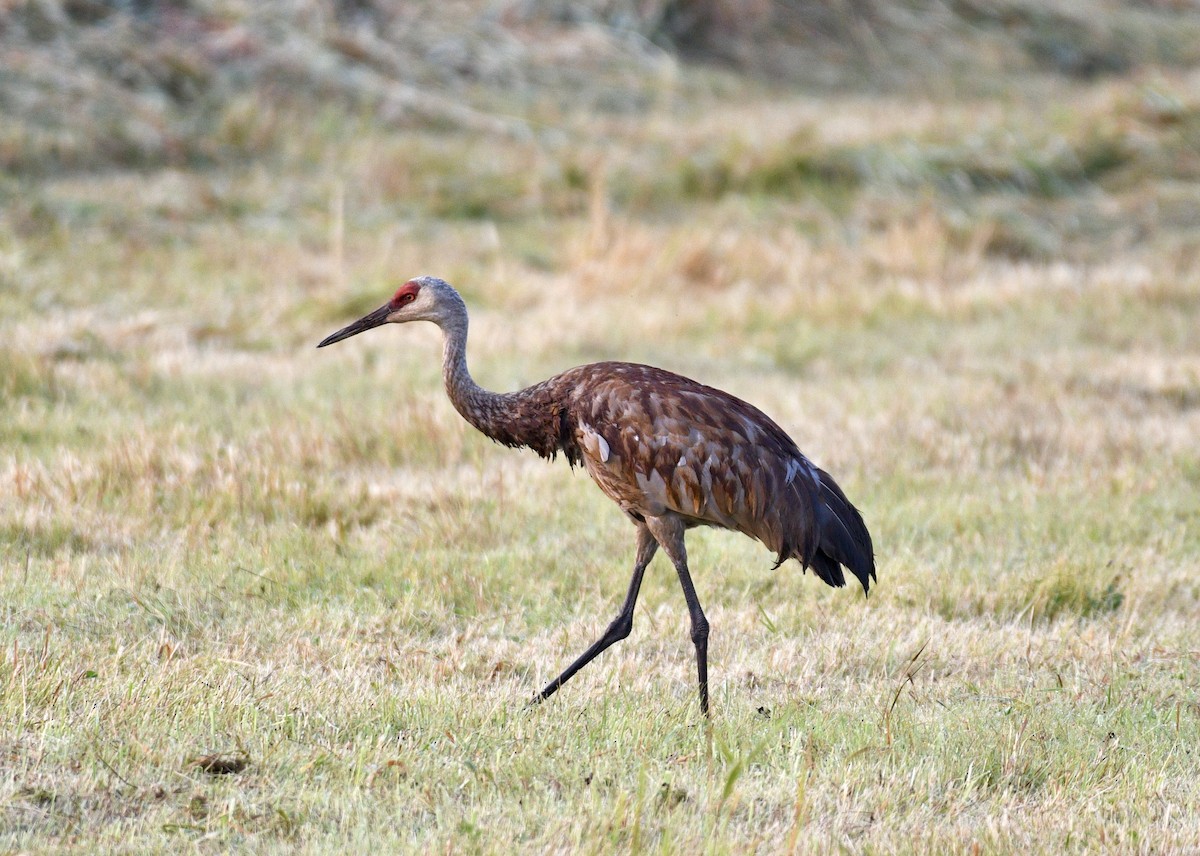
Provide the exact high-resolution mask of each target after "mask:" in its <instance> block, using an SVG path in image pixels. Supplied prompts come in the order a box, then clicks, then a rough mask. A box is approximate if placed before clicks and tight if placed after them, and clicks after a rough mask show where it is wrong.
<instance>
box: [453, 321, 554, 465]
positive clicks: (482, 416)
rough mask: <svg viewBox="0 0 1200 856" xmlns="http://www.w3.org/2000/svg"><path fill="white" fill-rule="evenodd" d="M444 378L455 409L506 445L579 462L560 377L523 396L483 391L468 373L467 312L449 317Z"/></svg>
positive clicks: (528, 391) (522, 393) (533, 388)
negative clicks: (565, 418) (562, 455)
mask: <svg viewBox="0 0 1200 856" xmlns="http://www.w3.org/2000/svg"><path fill="white" fill-rule="evenodd" d="M440 324H441V328H442V379H443V380H445V382H446V393H447V394H448V395H449V396H450V401H451V402H452V403H453V404H454V409H455V410H457V411H458V412H459V413H461V414H462V416H463V418H464V419H466V420H467V421H468V422H470V423H471V424H472V425H474V426H475V427H476V428H477V429H479V430H480V431H482V432H483V433H484V434H486V435H487V436H489V437H491V438H492V439H493V440H495V441H496V442H497V443H501V444H503V445H505V446H524V447H528V448H530V449H533V450H534V451H535V452H537V453H538V454H539V455H541V456H542V457H543V458H553V457H554V456H555V455H556V454H557V453H558V452H559V451H566V452H567V457H568V459H569V460H572V461H576V460H577V457H578V453H577V452H572V451H571V450H570V449H573V443H572V442H571V441H570V440H569V432H567V429H566V427H565V426H566V423H565V422H564V421H563V408H562V405H561V401H560V393H561V390H560V389H559V388H558V386H557V385H556V384H555V379H554V378H551V379H550V380H548V381H545V382H543V383H540V384H537V385H535V386H531V387H529V388H528V389H523V390H520V391H519V392H508V393H503V394H498V393H495V392H488V391H487V390H486V389H482V388H481V387H480V386H479V384H477V383H475V381H474V380H472V378H471V373H470V372H469V371H467V313H466V310H465V309H464V310H463V311H462V312H461V313H456V314H455V315H454V316H452V317H450V318H448V319H443V320H442V321H441V322H440Z"/></svg>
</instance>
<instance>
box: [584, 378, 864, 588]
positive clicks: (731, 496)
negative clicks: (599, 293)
mask: <svg viewBox="0 0 1200 856" xmlns="http://www.w3.org/2000/svg"><path fill="white" fill-rule="evenodd" d="M575 372H579V373H580V374H579V376H577V377H576V378H574V379H573V380H574V382H573V384H572V385H571V390H572V392H571V393H570V404H569V409H570V411H571V413H572V416H573V423H574V430H575V438H576V441H577V443H578V446H579V448H580V450H581V453H582V457H583V461H584V464H585V466H586V467H587V470H588V472H589V473H590V474H591V476H592V477H593V478H594V479H595V480H596V483H597V484H598V485H599V486H600V488H601V489H602V490H604V491H605V493H607V494H608V495H609V496H611V497H612V498H613V499H614V500H616V502H617V503H618V504H620V505H621V507H622V508H624V509H625V510H626V511H627V512H628V513H630V514H632V515H634V516H639V515H640V516H647V515H648V516H657V515H660V514H664V513H668V512H670V513H674V514H677V515H679V516H681V517H683V518H685V520H687V521H688V522H689V523H692V524H708V525H713V526H722V527H725V528H727V529H735V530H737V531H740V532H743V533H745V534H746V535H749V536H750V537H752V538H755V539H757V540H759V541H761V542H762V543H763V544H765V545H766V546H767V547H768V548H769V549H770V550H772V551H773V552H775V553H776V554H777V558H778V562H777V565H776V566H778V564H781V563H782V562H784V561H786V560H787V559H789V558H795V559H797V560H799V561H800V563H801V564H802V565H803V566H804V567H806V568H808V567H812V568H813V570H814V571H815V572H816V573H817V575H818V576H820V577H821V579H823V580H824V581H825V582H827V583H829V584H830V585H835V586H840V585H845V577H844V576H843V574H842V569H841V565H845V566H846V567H848V568H849V569H850V570H851V571H852V572H853V573H854V574H855V575H856V576H857V577H858V578H859V579H860V580H861V581H862V584H863V587H864V588H867V587H868V586H869V584H870V583H869V580H870V579H871V578H873V577H874V570H875V569H874V557H873V552H872V547H871V541H870V535H869V534H868V533H867V530H866V526H865V525H864V524H863V522H862V517H861V516H860V515H859V514H858V511H857V510H856V509H855V508H854V506H853V505H851V504H850V503H849V501H848V500H847V499H846V497H845V495H844V494H843V493H842V491H841V489H840V488H839V487H838V486H837V484H836V483H835V482H834V481H833V479H832V478H831V477H830V476H829V475H828V473H825V472H824V471H822V470H820V469H819V468H817V467H815V466H814V465H813V464H812V463H811V462H810V461H809V460H808V459H807V458H806V457H805V456H804V455H803V454H802V453H801V452H800V450H799V448H797V446H796V444H795V443H794V442H793V441H792V439H791V438H790V437H789V436H788V435H787V434H786V433H785V432H784V431H783V429H781V428H780V427H779V426H778V425H776V424H775V423H774V422H773V421H772V420H771V419H770V418H769V417H768V416H766V415H765V414H764V413H762V412H761V411H760V410H758V409H757V408H756V407H754V406H753V405H750V404H748V403H746V402H745V401H742V400H741V399H739V398H736V397H735V396H732V395H730V394H728V393H726V392H723V391H721V390H718V389H714V388H713V387H708V386H704V385H703V384H699V383H696V382H695V381H691V380H689V379H687V378H684V377H681V376H679V375H676V374H672V373H671V372H667V371H664V370H662V369H656V368H653V367H650V366H640V365H634V364H629V363H598V364H595V365H591V366H585V367H582V368H581V369H575V370H572V373H575Z"/></svg>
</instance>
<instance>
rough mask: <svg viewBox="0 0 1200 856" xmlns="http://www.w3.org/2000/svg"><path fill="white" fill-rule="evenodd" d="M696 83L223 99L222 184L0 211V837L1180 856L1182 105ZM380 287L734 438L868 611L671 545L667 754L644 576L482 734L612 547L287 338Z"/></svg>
mask: <svg viewBox="0 0 1200 856" xmlns="http://www.w3.org/2000/svg"><path fill="white" fill-rule="evenodd" d="M691 73H693V72H687V71H686V69H685V74H691ZM695 73H696V74H699V72H695ZM721 81H722V82H721V84H720V86H721V87H725V88H724V89H721V88H720V87H716V88H714V90H713V91H712V92H708V93H707V94H706V93H704V92H703V91H701V89H700V88H697V89H695V90H693V89H690V88H688V87H686V86H685V87H683V88H681V90H680V91H679V93H677V97H675V98H664V99H661V101H655V102H654V103H653V104H648V105H644V106H643V107H641V108H639V109H638V110H637V111H634V112H632V113H630V114H629V115H625V116H622V117H621V118H620V119H619V120H618V119H615V118H613V116H611V115H588V114H580V113H579V112H577V111H573V110H570V109H563V110H560V109H558V108H557V107H555V106H554V102H553V100H552V99H550V98H549V96H547V99H546V100H545V102H544V103H543V102H538V104H537V106H536V107H535V108H530V109H531V111H532V115H533V116H535V117H536V119H537V121H538V122H539V123H541V126H539V128H540V130H539V133H540V132H541V131H545V132H546V136H545V137H543V136H539V135H538V134H535V135H533V136H532V137H530V138H518V137H514V138H502V139H501V138H497V139H492V138H484V137H480V136H479V135H478V134H471V133H468V132H465V131H456V130H453V129H446V128H440V129H439V128H433V127H427V126H421V125H419V124H418V125H407V126H404V127H400V128H387V127H384V126H382V125H376V124H374V123H373V122H372V121H370V119H369V118H364V117H363V116H359V115H349V114H347V115H345V116H343V117H342V121H340V122H339V121H334V120H333V119H331V118H330V117H329V116H327V115H324V114H322V115H321V116H319V117H317V119H315V120H312V121H307V120H308V118H309V117H305V116H297V115H295V114H293V113H289V112H288V110H287V109H285V108H279V109H277V110H274V111H273V112H271V113H270V115H261V116H260V115H258V113H257V112H256V110H254V109H251V108H250V107H249V106H247V105H246V104H242V105H241V106H240V107H238V108H237V109H238V110H239V111H241V112H236V111H235V113H233V114H228V115H226V119H225V121H226V124H227V127H225V128H224V130H222V131H221V133H223V134H226V135H227V136H228V137H229V139H230V141H231V142H230V145H231V146H233V147H235V148H236V149H237V150H238V152H240V153H241V154H239V156H238V157H237V158H232V157H231V158H228V159H225V160H222V159H220V158H218V159H217V160H216V161H215V162H212V163H208V164H207V165H206V166H202V167H197V168H194V169H161V170H160V169H149V170H146V171H142V172H123V171H108V172H99V173H78V174H66V175H57V174H54V173H53V172H50V173H47V174H46V175H44V176H43V177H41V178H35V177H32V176H29V175H27V176H25V177H20V178H13V177H10V178H7V179H5V180H4V182H3V183H0V201H2V203H3V204H2V205H0V411H2V416H0V849H12V850H16V851H30V852H42V851H56V850H59V851H66V850H71V851H75V850H79V851H90V852H114V851H128V852H149V851H160V852H161V851H163V850H170V851H174V850H179V849H189V848H190V849H195V850H200V851H212V850H229V849H248V850H253V851H267V852H276V851H279V852H282V851H288V852H291V851H302V852H329V851H339V850H345V851H359V850H364V849H366V848H368V847H373V848H376V849H378V850H381V851H392V850H403V851H411V850H431V851H433V850H436V851H469V852H504V853H507V852H512V851H513V850H514V848H516V849H520V850H529V851H534V852H546V851H550V852H568V851H569V852H576V851H582V852H610V851H613V850H620V851H625V850H629V851H638V852H643V851H658V852H687V851H701V852H714V853H725V852H733V851H743V850H747V849H752V850H756V851H763V852H781V851H795V852H804V853H808V852H812V853H824V852H855V853H858V852H863V853H909V852H982V853H1003V852H1044V853H1062V852H1069V853H1073V852H1113V853H1127V852H1156V853H1157V852H1161V853H1174V852H1188V851H1189V849H1190V848H1193V847H1194V845H1195V842H1196V841H1197V840H1200V823H1198V821H1197V818H1200V786H1198V785H1197V782H1196V777H1195V775H1194V769H1195V766H1196V763H1197V758H1196V752H1197V751H1198V750H1197V749H1196V747H1197V745H1200V697H1198V696H1197V691H1196V687H1197V686H1200V659H1198V658H1197V654H1196V651H1197V650H1198V649H1200V632H1198V631H1197V629H1196V626H1197V625H1196V620H1195V619H1196V615H1197V612H1198V611H1200V582H1197V571H1198V570H1200V527H1198V526H1197V523H1196V521H1197V520H1200V499H1198V497H1200V457H1198V455H1197V446H1196V440H1195V438H1196V437H1197V436H1200V407H1198V406H1197V405H1198V402H1200V332H1198V331H1200V278H1198V275H1197V270H1196V266H1195V251H1194V246H1195V243H1194V241H1195V237H1196V233H1195V221H1194V218H1192V219H1189V218H1188V217H1185V216H1173V215H1172V216H1168V214H1169V213H1170V212H1171V211H1175V212H1177V213H1178V212H1183V213H1186V212H1187V211H1189V210H1194V208H1189V207H1188V206H1195V205H1196V204H1197V198H1196V196H1195V193H1194V188H1193V189H1191V190H1189V187H1190V185H1188V184H1187V182H1186V178H1187V176H1188V175H1190V173H1189V172H1188V171H1189V170H1190V169H1192V161H1191V160H1189V158H1190V157H1191V156H1190V154H1189V149H1188V146H1187V141H1188V140H1190V137H1189V136H1188V135H1189V134H1192V133H1193V131H1194V127H1193V126H1194V125H1195V122H1194V118H1195V116H1194V113H1195V106H1194V104H1192V103H1190V102H1188V101H1187V100H1186V99H1184V100H1183V101H1181V102H1179V103H1178V104H1176V103H1175V102H1174V101H1172V102H1171V104H1172V105H1174V106H1171V112H1170V113H1169V115H1167V114H1164V113H1162V110H1163V109H1165V108H1155V109H1156V110H1158V112H1152V111H1150V107H1148V106H1147V103H1148V102H1147V98H1148V96H1147V94H1146V90H1147V87H1148V86H1149V84H1144V83H1141V82H1139V81H1137V80H1125V79H1115V80H1110V79H1106V80H1098V81H1093V82H1087V83H1080V82H1073V83H1062V84H1060V87H1059V88H1058V89H1056V90H1055V95H1056V97H1057V99H1058V103H1059V104H1060V105H1061V106H1058V107H1056V109H1055V110H1053V111H1047V110H1045V109H1044V106H1043V103H1042V98H1043V97H1044V94H1045V88H1044V82H1041V83H1038V84H1037V85H1034V83H1030V82H1028V81H1022V79H1020V78H1012V79H1011V80H1009V79H1005V80H1004V81H1001V82H1000V83H996V84H995V85H996V86H999V85H1001V83H1002V84H1003V86H1005V87H1007V88H1006V89H1005V95H1004V97H1003V98H997V99H992V100H989V99H986V98H975V99H972V98H966V97H964V98H961V99H950V100H947V101H945V102H944V103H938V104H936V105H934V107H936V109H934V107H931V106H930V102H929V101H928V100H927V98H926V97H925V96H922V97H921V98H909V97H907V96H904V95H902V94H896V95H894V96H892V97H890V98H888V99H882V98H868V97H864V96H856V97H850V98H842V97H840V96H839V95H837V94H836V93H835V94H831V95H828V96H814V95H806V96H799V95H790V94H787V93H780V92H769V93H764V92H763V89H762V87H761V86H760V85H758V84H752V83H748V82H744V81H743V82H738V81H736V79H734V78H721ZM1185 82H1186V81H1185V80H1183V78H1182V77H1178V78H1176V77H1171V76H1170V75H1169V74H1168V73H1166V72H1164V78H1163V80H1162V81H1159V82H1156V83H1154V84H1153V86H1154V87H1156V89H1155V91H1158V90H1163V91H1168V92H1183V91H1186V87H1185V86H1184V83H1185ZM1023 83H1028V91H1027V90H1026V89H1025V88H1023V86H1022V84H1023ZM593 94H594V93H593ZM689 99H691V100H689ZM1160 100H1161V99H1160ZM254 103H257V102H254ZM1154 103H1158V102H1157V101H1155V102H1154ZM693 108H694V109H695V111H696V112H691V111H692V110H693ZM231 109H232V108H231ZM1048 112H1049V113H1050V114H1051V115H1050V116H1049V118H1047V113H1048ZM701 113H702V114H703V115H699V114H701ZM337 115H341V114H337ZM829 117H834V118H836V120H837V121H833V118H829ZM551 131H553V134H551V133H550V132H551ZM555 134H557V135H560V137H561V139H560V138H559V137H556V136H554V135H555ZM563 140H566V141H567V143H569V144H564V143H563V142H562V141H563ZM20 143H21V145H22V146H25V145H28V146H34V147H35V148H36V144H37V141H36V140H34V139H32V138H30V139H25V138H22V140H21V141H20ZM1131 143H1136V145H1131ZM22 151H23V150H22ZM247 152H251V153H253V152H261V154H260V155H251V154H247ZM44 154H45V153H44V152H43V153H40V154H39V152H33V153H32V154H29V155H28V156H29V157H30V158H33V160H35V161H36V162H37V163H39V164H40V163H43V162H48V161H44V159H43V157H42V155H44ZM22 156H23V157H24V156H25V155H22ZM46 157H49V155H46ZM956 176H957V177H956ZM964 177H965V178H964ZM1156 194H1157V195H1158V196H1161V198H1162V199H1164V200H1166V199H1170V200H1174V201H1173V202H1172V203H1171V205H1173V206H1175V207H1174V208H1172V207H1170V206H1169V205H1167V203H1166V202H1164V203H1163V206H1162V207H1161V208H1156V207H1154V206H1153V205H1150V204H1149V203H1148V202H1147V200H1148V199H1151V198H1152V197H1155V195H1156ZM339 199H340V200H341V206H340V207H339V203H338V200H339ZM1081 212H1082V213H1081ZM1089 212H1090V213H1089ZM1076 214H1077V215H1079V216H1078V217H1076V218H1075V219H1072V216H1074V215H1076ZM1068 215H1070V216H1068ZM1085 215H1087V216H1085ZM1092 215H1094V218H1093V219H1091V220H1088V219H1087V217H1088V216H1092ZM1022 218H1024V219H1022ZM1039 224H1042V225H1039ZM419 273H438V274H442V275H444V276H447V277H448V278H449V279H451V280H452V281H453V282H455V284H457V285H458V286H460V287H461V288H462V290H463V292H464V294H465V295H466V297H467V299H468V302H469V304H470V306H471V309H472V338H471V346H470V351H469V356H470V359H471V363H472V367H473V371H474V374H475V376H476V377H477V378H478V379H479V380H480V382H481V383H483V384H484V385H487V386H489V387H491V388H497V389H511V388H516V387H518V386H520V385H523V384H527V383H531V382H534V381H537V380H540V379H542V378H544V377H545V376H547V375H549V374H550V373H552V372H554V371H556V370H560V369H563V368H566V367H568V366H570V365H574V364H576V363H579V362H583V361H586V360H591V359H603V358H628V359H635V360H644V361H648V362H653V363H657V364H660V365H664V366H665V367H668V368H672V369H675V370H678V371H682V372H684V373H686V374H689V375H692V376H694V377H697V378H698V379H701V380H703V381H705V382H708V383H712V384H715V385H718V386H721V387H723V388H725V389H728V390H730V391H732V392H735V393H736V394H738V395H740V396H742V397H744V398H746V399H748V400H750V401H752V402H754V403H756V404H758V405H759V406H761V407H762V408H763V409H764V410H766V411H767V412H768V413H770V414H771V415H772V416H774V417H775V418H776V419H777V421H779V422H780V423H781V424H782V425H783V426H784V427H785V428H786V429H787V430H788V431H789V432H790V433H791V434H792V435H793V436H794V437H795V438H796V439H797V441H798V442H799V444H800V446H801V447H802V448H803V449H805V451H806V452H808V453H809V454H810V455H811V456H812V457H813V458H814V459H815V460H816V461H817V462H819V463H820V464H822V465H823V466H825V467H826V468H827V469H829V470H830V471H831V472H833V473H834V474H835V475H836V476H837V478H838V479H839V481H840V482H841V483H842V484H843V486H844V487H845V488H846V490H847V492H848V493H849V495H850V496H851V498H852V499H853V500H854V501H855V502H856V503H857V504H858V505H859V506H860V507H861V508H862V510H863V512H864V514H865V516H866V518H867V521H868V523H869V524H870V526H871V529H872V532H873V534H874V536H875V541H876V547H877V553H878V561H879V583H878V586H877V587H876V588H875V589H874V590H873V592H872V594H871V597H870V598H869V599H867V600H864V599H863V598H862V596H861V594H860V593H858V592H856V591H853V590H849V589H847V590H842V591H834V590H829V589H826V588H824V587H823V586H821V585H820V583H819V581H817V580H816V579H815V578H813V577H812V576H811V575H809V576H803V575H802V574H801V573H800V569H799V568H798V567H796V566H795V565H794V564H793V565H789V566H786V567H784V568H782V569H780V570H779V571H776V572H772V571H771V570H770V565H771V563H772V560H771V557H770V556H769V555H768V553H767V551H765V550H764V549H763V548H761V547H760V546H759V545H756V544H753V543H751V542H749V541H747V540H746V539H744V538H741V537H740V536H735V535H732V534H729V533H719V532H712V531H697V532H694V533H692V534H691V535H690V536H689V553H690V558H691V562H692V568H693V571H694V575H695V578H696V581H697V585H698V588H699V593H700V596H701V598H702V600H703V603H704V604H705V607H706V610H707V612H708V614H709V618H710V621H711V623H712V628H713V630H712V632H713V635H712V640H711V648H710V669H711V677H712V681H713V708H714V717H713V720H712V722H711V724H709V723H706V722H705V721H704V719H703V718H702V717H701V716H700V714H699V711H698V705H697V701H696V698H695V695H696V692H695V687H694V685H693V681H694V675H693V669H694V662H693V655H692V648H691V643H690V641H689V639H688V635H687V629H686V625H687V620H686V611H685V609H684V606H683V599H682V596H681V595H680V592H679V590H678V584H677V582H676V581H675V579H674V574H673V573H672V571H671V569H670V568H669V567H668V566H667V564H666V563H665V562H664V560H662V559H658V560H657V561H656V562H655V564H654V565H652V566H651V569H650V571H649V573H648V575H647V579H646V583H645V586H644V590H643V595H642V600H641V602H640V604H639V607H638V610H637V613H636V617H635V627H634V632H633V635H632V637H631V638H630V639H628V640H626V641H624V642H622V643H621V644H620V645H618V646H617V647H615V648H614V649H612V650H611V651H609V652H607V653H605V654H604V655H603V656H602V657H601V658H600V659H599V660H598V661H597V662H596V663H594V664H593V665H592V666H590V667H589V668H588V669H587V670H585V671H584V672H583V673H582V674H581V675H579V676H578V677H577V678H575V679H574V680H573V681H572V682H571V683H570V684H569V685H568V686H567V687H566V688H564V689H563V690H562V691H561V692H560V693H559V694H558V695H556V696H555V697H554V698H553V699H552V700H551V701H550V702H549V703H547V704H545V705H542V706H540V707H538V708H536V709H533V710H530V711H526V710H523V709H522V705H523V703H524V702H525V701H526V700H527V699H528V698H529V697H530V696H532V695H533V694H534V693H535V692H536V691H537V690H538V689H540V688H541V686H542V685H543V684H544V683H545V682H546V681H547V680H549V679H550V678H552V677H553V676H554V675H555V674H557V672H558V670H559V669H561V668H562V667H563V666H564V665H565V664H566V663H568V662H569V661H570V660H571V659H572V658H573V657H574V656H576V655H577V654H578V653H579V652H580V651H582V650H583V648H584V647H586V645H587V644H588V643H589V642H590V641H591V640H592V639H594V638H595V637H596V636H597V635H599V633H600V632H601V631H602V629H603V628H604V626H605V625H606V623H607V622H608V621H609V619H610V618H611V616H612V614H614V613H615V611H616V609H617V606H618V604H619V601H620V598H621V596H622V594H623V592H624V590H625V586H626V584H627V578H628V573H629V569H630V566H631V563H632V558H633V557H632V549H633V539H632V534H633V532H632V529H631V527H630V526H629V525H628V523H627V522H625V521H624V520H623V519H622V517H621V515H620V514H619V512H618V511H617V509H616V508H615V507H613V506H612V505H611V503H609V502H608V501H607V500H606V499H605V498H604V497H603V496H602V495H601V494H600V493H599V491H597V490H596V489H595V488H594V486H593V485H591V484H590V482H589V480H588V478H587V476H586V475H585V474H584V473H582V472H580V471H575V472H573V473H572V472H571V471H570V470H568V468H567V467H566V466H565V465H564V464H563V462H561V461H559V462H558V463H557V464H553V465H551V464H547V463H545V462H542V461H540V460H538V459H536V458H535V457H533V456H531V455H529V454H524V455H523V454H521V453H518V452H514V451H511V450H507V449H502V448H499V447H497V446H495V445H493V444H491V443H489V442H488V441H487V440H486V439H484V438H482V437H481V436H479V435H477V434H474V433H473V432H472V431H471V429H470V428H469V427H468V426H466V425H465V424H464V423H463V422H462V421H461V420H460V419H459V417H458V416H457V414H455V413H454V411H453V409H452V408H451V406H450V404H449V403H448V402H447V401H446V400H445V397H444V395H443V393H442V391H441V389H440V379H439V372H438V356H439V348H438V340H437V337H436V335H435V331H433V330H432V329H424V330H423V329H414V328H404V329H401V330H396V329H388V330H384V331H378V332H376V333H373V334H369V335H367V336H364V337H361V338H358V339H355V340H354V341H353V342H350V343H346V344H342V345H339V346H338V347H337V348H333V349H329V350H324V351H319V352H318V351H316V350H315V349H314V345H315V343H316V342H317V341H319V340H320V338H321V337H322V336H324V335H326V334H327V333H329V332H332V331H333V330H334V329H336V328H338V327H340V326H342V325H343V324H345V323H347V322H348V321H350V320H353V318H355V317H357V316H358V315H359V314H361V313H363V312H365V311H368V310H369V309H371V308H374V307H375V306H376V305H378V304H379V303H380V302H382V300H384V299H385V298H386V296H387V295H388V294H389V293H390V292H391V290H392V289H393V288H394V287H395V285H396V284H397V283H398V282H402V281H403V280H404V279H405V278H407V277H408V276H411V275H414V274H419ZM215 753H219V754H220V755H221V757H223V758H227V759H245V760H246V761H248V764H247V766H246V767H245V769H243V770H241V771H239V772H236V773H230V774H228V775H218V774H214V773H211V772H206V771H205V770H204V769H203V768H202V766H201V765H200V764H199V763H198V762H199V761H202V760H203V759H205V758H207V757H208V756H211V755H213V754H215Z"/></svg>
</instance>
